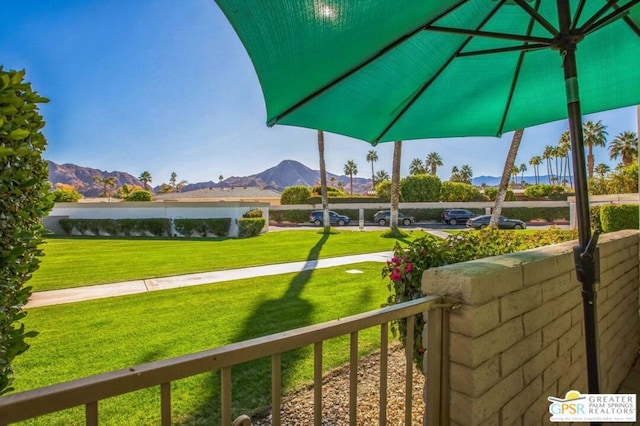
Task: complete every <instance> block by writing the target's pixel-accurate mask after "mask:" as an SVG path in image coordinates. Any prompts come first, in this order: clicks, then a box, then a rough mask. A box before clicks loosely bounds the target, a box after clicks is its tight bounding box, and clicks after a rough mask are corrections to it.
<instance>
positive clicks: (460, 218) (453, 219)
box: [440, 209, 477, 225]
mask: <svg viewBox="0 0 640 426" xmlns="http://www.w3.org/2000/svg"><path fill="white" fill-rule="evenodd" d="M475 216H477V215H476V214H475V213H474V212H472V211H469V210H465V209H447V210H445V211H443V212H442V214H441V215H440V217H441V218H442V221H443V222H445V223H447V224H449V225H457V224H459V223H465V222H466V221H468V220H469V219H471V218H472V217H475Z"/></svg>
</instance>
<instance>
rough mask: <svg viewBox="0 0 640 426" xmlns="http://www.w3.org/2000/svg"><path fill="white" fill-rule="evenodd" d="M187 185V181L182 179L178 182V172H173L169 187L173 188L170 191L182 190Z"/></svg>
mask: <svg viewBox="0 0 640 426" xmlns="http://www.w3.org/2000/svg"><path fill="white" fill-rule="evenodd" d="M185 186H187V181H186V180H181V181H180V182H178V174H177V173H176V172H171V177H170V178H169V187H170V188H171V191H170V192H180V191H181V190H182V188H184V187H185Z"/></svg>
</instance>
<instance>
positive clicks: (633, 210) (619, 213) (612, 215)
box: [600, 204, 640, 232]
mask: <svg viewBox="0 0 640 426" xmlns="http://www.w3.org/2000/svg"><path fill="white" fill-rule="evenodd" d="M639 217H640V209H639V206H638V205H630V204H603V205H601V206H600V221H601V223H602V231H603V232H614V231H620V230H622V229H638V227H639V222H640V220H639Z"/></svg>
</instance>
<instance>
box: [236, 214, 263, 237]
mask: <svg viewBox="0 0 640 426" xmlns="http://www.w3.org/2000/svg"><path fill="white" fill-rule="evenodd" d="M266 223H267V221H266V220H265V219H264V218H263V217H254V218H240V219H238V237H240V238H248V237H255V236H257V235H260V232H262V229H263V228H264V226H265V224H266Z"/></svg>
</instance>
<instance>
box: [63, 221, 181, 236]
mask: <svg viewBox="0 0 640 426" xmlns="http://www.w3.org/2000/svg"><path fill="white" fill-rule="evenodd" d="M58 224H59V225H60V227H61V228H62V230H63V231H64V232H66V233H67V234H69V235H71V234H72V233H73V231H74V230H76V231H77V232H79V233H80V234H82V235H88V233H89V232H91V233H92V234H93V235H110V236H122V235H124V236H127V237H128V236H131V235H133V234H135V233H137V234H143V235H144V234H146V233H150V234H151V235H155V236H157V237H159V236H163V235H169V231H170V229H171V228H170V227H171V224H170V221H169V219H165V218H150V219H67V218H64V219H60V220H59V221H58Z"/></svg>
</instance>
